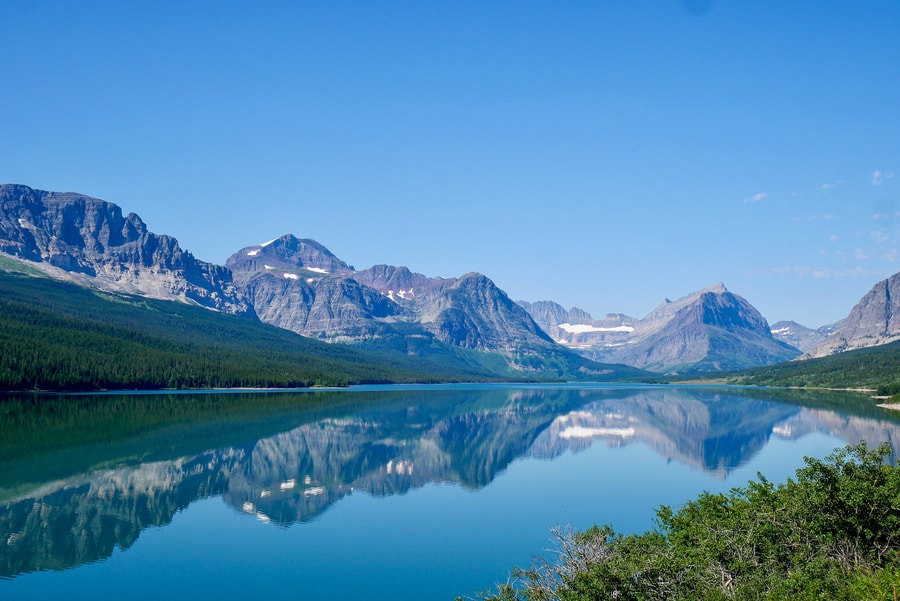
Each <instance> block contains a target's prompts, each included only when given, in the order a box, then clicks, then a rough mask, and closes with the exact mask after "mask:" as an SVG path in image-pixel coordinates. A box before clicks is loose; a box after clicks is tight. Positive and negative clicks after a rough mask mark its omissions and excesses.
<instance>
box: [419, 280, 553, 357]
mask: <svg viewBox="0 0 900 601" xmlns="http://www.w3.org/2000/svg"><path fill="white" fill-rule="evenodd" d="M421 319H422V322H423V325H424V326H425V328H426V329H427V330H428V331H430V332H432V333H434V334H435V336H436V337H437V338H438V340H441V341H442V342H447V343H449V344H455V345H457V346H462V347H465V348H470V349H474V350H482V351H513V350H516V349H518V348H521V346H522V345H528V344H534V343H545V344H546V343H549V344H553V341H552V340H551V339H550V337H549V336H547V334H545V333H544V332H543V331H541V329H540V328H539V327H538V326H537V324H535V323H534V320H532V319H531V318H530V317H529V316H528V313H526V312H525V310H524V309H522V307H520V306H518V305H517V304H515V303H514V302H512V301H511V300H510V299H509V297H508V296H507V295H506V293H505V292H503V291H502V290H500V289H499V288H497V286H496V285H494V283H493V282H492V281H491V280H489V279H488V278H486V277H485V276H483V275H481V274H479V273H469V274H466V275H464V276H462V277H461V278H460V279H459V280H458V281H456V282H455V283H454V285H453V286H451V287H450V288H448V289H447V290H446V291H445V292H444V294H442V295H441V296H440V297H438V298H437V299H436V300H435V302H433V303H430V304H429V305H427V306H426V307H424V308H423V311H422V313H421Z"/></svg>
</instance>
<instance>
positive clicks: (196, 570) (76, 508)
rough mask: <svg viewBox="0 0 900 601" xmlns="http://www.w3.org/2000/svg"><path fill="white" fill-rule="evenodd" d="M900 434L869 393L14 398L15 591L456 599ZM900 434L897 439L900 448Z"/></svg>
mask: <svg viewBox="0 0 900 601" xmlns="http://www.w3.org/2000/svg"><path fill="white" fill-rule="evenodd" d="M861 440H867V441H869V443H870V444H872V445H875V444H877V443H880V442H882V441H889V442H890V443H891V444H892V445H896V444H897V441H898V440H900V418H898V417H897V416H896V415H894V414H892V413H890V412H888V411H885V410H882V409H878V408H876V407H874V406H873V402H872V401H871V400H870V399H868V398H867V397H865V396H863V395H857V394H850V393H831V392H804V391H788V390H776V389H751V388H709V387H671V386H625V385H601V384H596V385H589V384H585V385H581V384H565V385H452V386H449V385H448V386H444V385H439V386H393V387H391V386H382V387H356V388H353V389H350V390H324V391H296V392H277V393H275V392H258V393H257V392H229V393H156V394H149V393H148V394H129V395H125V394H107V395H72V396H52V395H41V396H38V395H21V396H11V397H5V398H2V399H0V599H4V600H6V601H10V600H13V599H55V598H66V599H120V598H123V597H124V598H128V599H154V600H155V599H160V598H166V599H193V598H197V597H198V596H202V597H204V598H214V599H251V598H267V597H274V596H278V597H284V598H290V599H330V600H334V599H367V600H372V599H391V600H397V599H416V600H422V599H426V600H427V599H452V598H453V597H454V596H455V595H463V596H466V595H472V594H474V593H475V592H476V591H480V590H486V589H489V588H492V587H493V586H494V585H495V584H496V583H498V582H503V581H506V579H507V576H508V574H509V571H510V569H511V568H512V567H513V566H515V565H527V564H529V563H530V561H531V558H532V557H534V556H535V555H536V554H540V553H543V552H545V551H546V549H547V548H548V547H549V546H550V545H551V540H550V539H551V528H553V527H555V526H567V527H569V526H570V527H573V528H576V529H584V528H587V527H589V526H591V525H593V524H610V525H612V526H613V527H614V528H615V529H616V530H617V531H620V532H624V533H630V532H636V531H643V530H646V529H649V528H651V527H652V526H653V516H654V510H655V508H657V507H658V506H659V505H661V504H668V505H678V504H680V503H682V502H684V501H686V500H688V499H690V498H693V497H695V496H696V495H697V494H698V493H699V492H701V491H703V490H707V491H713V492H718V491H727V490H729V489H730V488H732V487H735V486H743V485H744V484H746V483H747V481H748V480H750V479H752V478H755V476H756V474H757V472H761V473H762V474H764V475H765V476H766V477H767V478H768V479H770V480H772V481H774V482H782V481H784V480H786V479H787V478H788V477H790V476H792V475H793V473H794V471H795V470H796V469H797V468H798V467H800V466H801V465H803V457H804V456H815V457H824V456H826V455H828V454H829V453H830V452H831V451H832V450H833V449H834V448H835V447H837V446H841V445H844V444H847V443H856V442H859V441H861ZM895 448H896V447H895Z"/></svg>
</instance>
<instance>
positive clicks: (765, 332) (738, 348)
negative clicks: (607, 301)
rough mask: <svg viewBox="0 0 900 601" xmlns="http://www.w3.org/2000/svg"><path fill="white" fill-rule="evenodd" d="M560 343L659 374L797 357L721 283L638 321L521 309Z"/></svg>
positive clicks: (530, 306)
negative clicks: (599, 318)
mask: <svg viewBox="0 0 900 601" xmlns="http://www.w3.org/2000/svg"><path fill="white" fill-rule="evenodd" d="M522 306H523V307H524V308H526V309H527V310H529V311H530V312H531V314H532V316H533V317H534V318H535V321H537V323H538V324H539V325H540V326H541V327H542V328H544V330H545V331H547V332H548V333H549V334H550V335H551V336H552V337H553V338H554V339H555V340H556V341H557V342H558V343H560V344H562V345H564V346H567V347H569V348H571V349H573V350H576V351H578V352H579V353H581V354H583V355H585V356H587V357H590V358H591V359H594V360H595V361H602V362H609V363H623V364H625V365H631V366H634V367H640V368H642V369H648V370H652V371H658V372H679V373H683V372H695V371H697V372H699V371H714V370H737V369H744V368H749V367H757V366H760V365H769V364H772V363H779V362H782V361H788V360H790V359H793V358H795V357H797V356H798V355H800V351H799V350H798V349H797V348H795V347H793V346H791V345H789V344H787V343H785V342H783V341H781V340H777V339H775V338H774V337H773V336H772V333H771V331H770V328H769V325H768V323H767V322H766V320H765V318H763V316H762V315H760V313H759V311H757V310H756V309H755V308H754V307H753V306H752V305H751V304H750V303H749V302H747V301H746V300H745V299H744V298H742V297H740V296H738V295H736V294H733V293H731V292H729V291H728V290H727V289H726V288H725V286H724V284H721V283H718V284H715V285H713V286H710V287H709V288H705V289H703V290H699V291H697V292H694V293H692V294H689V295H687V296H685V297H684V298H681V299H678V300H675V301H669V300H666V301H665V302H664V303H663V304H661V305H659V306H658V307H657V308H656V309H654V310H653V311H651V312H650V313H649V314H648V315H647V316H645V317H644V318H643V319H635V318H633V317H629V316H627V315H624V314H619V313H614V314H610V315H607V316H606V318H605V319H602V320H595V319H592V318H591V317H590V315H588V314H587V313H586V312H584V311H582V310H580V309H573V310H571V311H566V310H565V309H564V308H562V307H561V306H559V305H557V304H556V303H548V302H546V301H543V302H539V303H522Z"/></svg>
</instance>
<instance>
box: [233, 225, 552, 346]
mask: <svg viewBox="0 0 900 601" xmlns="http://www.w3.org/2000/svg"><path fill="white" fill-rule="evenodd" d="M226 266H227V267H228V268H229V269H231V270H232V271H233V272H234V279H235V281H236V282H237V283H238V284H239V285H240V288H241V290H242V291H243V292H244V294H245V295H246V296H247V298H249V299H250V301H251V303H252V304H253V307H254V309H255V311H256V313H257V315H258V316H259V318H260V319H261V320H262V321H264V322H266V323H270V324H273V325H277V326H279V327H282V328H286V329H289V330H293V331H295V332H298V333H300V334H303V335H305V336H311V337H315V338H319V339H322V340H330V341H342V342H354V341H363V340H368V339H371V338H373V337H379V336H390V335H395V336H406V335H410V334H411V335H419V336H423V335H427V336H432V337H434V338H435V339H437V340H440V341H441V342H445V343H447V344H451V345H455V346H462V347H464V348H468V349H473V350H479V351H488V352H504V353H506V352H511V351H512V350H514V349H519V348H521V347H522V346H523V345H524V346H527V345H538V346H540V345H548V344H549V345H551V346H554V345H553V342H552V340H550V339H549V338H548V337H547V335H546V334H545V333H544V332H543V331H541V329H540V328H539V327H538V326H537V325H536V324H535V323H534V321H533V320H532V319H531V317H529V315H528V314H527V313H526V312H525V311H524V310H523V309H522V308H521V307H519V306H517V305H516V304H515V303H513V302H512V301H510V300H509V297H507V295H506V294H505V293H504V292H503V291H502V290H500V289H499V288H497V287H496V286H495V285H494V283H493V282H492V281H491V280H489V279H488V278H486V277H485V276H483V275H480V274H475V273H470V274H467V275H464V276H462V277H461V278H449V279H445V278H429V277H427V276H424V275H422V274H419V273H413V272H411V271H410V270H409V269H407V268H406V267H394V266H391V265H375V266H373V267H370V268H369V269H366V270H363V271H354V270H353V268H352V267H350V266H349V265H347V264H346V263H344V262H343V261H341V260H340V259H338V258H337V257H335V256H334V255H332V254H331V252H329V251H328V250H327V249H326V248H325V247H323V246H321V245H320V244H318V243H317V242H314V241H312V240H300V239H297V238H295V237H294V236H291V235H285V236H282V237H280V238H277V239H276V240H274V241H272V242H270V243H267V244H264V245H257V246H251V247H247V248H244V249H242V250H240V251H238V252H237V253H235V254H234V255H232V256H231V257H230V258H229V259H228V261H227V262H226Z"/></svg>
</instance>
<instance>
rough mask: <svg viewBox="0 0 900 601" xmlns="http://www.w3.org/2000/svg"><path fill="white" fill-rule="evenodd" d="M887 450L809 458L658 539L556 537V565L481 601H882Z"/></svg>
mask: <svg viewBox="0 0 900 601" xmlns="http://www.w3.org/2000/svg"><path fill="white" fill-rule="evenodd" d="M890 456H891V448H890V445H888V444H887V443H885V444H883V445H881V446H880V447H878V448H877V449H875V450H870V449H869V448H868V447H867V445H866V444H865V443H861V444H859V445H855V446H850V447H845V448H843V449H840V450H837V451H836V452H835V453H833V454H832V455H830V456H829V457H827V458H826V459H825V460H818V459H812V458H808V457H807V458H806V465H805V467H803V468H801V469H799V470H798V471H797V473H796V477H795V479H789V480H788V481H787V482H786V483H785V484H782V485H779V486H773V485H772V483H770V482H768V481H767V480H766V479H765V478H764V477H763V476H762V475H759V476H758V480H756V481H751V482H749V483H748V484H747V486H746V487H743V488H735V489H733V490H732V491H731V492H729V493H727V494H709V493H703V494H702V495H700V496H699V497H698V498H697V499H696V500H693V501H690V502H688V503H686V504H685V505H684V506H682V507H681V508H679V509H678V510H677V511H675V510H672V509H671V508H669V507H665V506H663V507H661V508H659V509H658V510H657V514H656V515H657V519H656V528H655V529H654V530H653V531H650V532H646V533H644V534H637V535H630V536H622V535H619V534H615V533H614V532H613V530H612V529H611V528H609V527H603V528H600V527H596V526H595V527H593V528H591V529H590V530H588V531H587V532H581V533H571V532H568V533H566V532H557V533H556V536H557V549H556V556H555V558H552V559H551V560H545V559H542V560H537V561H536V562H535V564H534V565H533V566H532V567H530V568H528V569H517V570H516V571H515V572H514V573H513V578H512V581H511V582H510V583H509V584H506V585H502V586H501V587H500V588H499V590H498V591H497V592H496V593H495V594H487V595H484V596H483V599H491V600H496V601H518V600H521V601H526V600H527V601H544V600H551V599H560V600H562V601H588V600H599V599H604V600H606V599H615V600H616V601H630V600H642V601H650V600H656V599H660V600H662V599H666V600H679V599H683V600H691V601H695V600H710V601H712V600H720V599H785V600H787V599H792V600H793V599H800V600H804V599H835V600H840V599H845V600H848V601H850V600H853V601H857V600H862V599H866V600H869V599H884V600H893V599H895V595H896V594H897V589H896V588H895V587H896V586H897V585H900V468H898V467H896V466H893V465H889V464H888V463H887V460H888V458H889V457H890Z"/></svg>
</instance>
